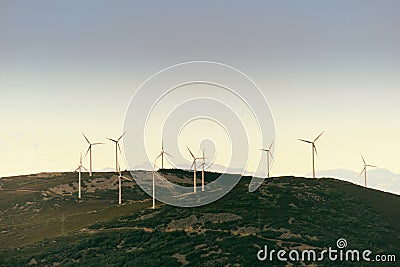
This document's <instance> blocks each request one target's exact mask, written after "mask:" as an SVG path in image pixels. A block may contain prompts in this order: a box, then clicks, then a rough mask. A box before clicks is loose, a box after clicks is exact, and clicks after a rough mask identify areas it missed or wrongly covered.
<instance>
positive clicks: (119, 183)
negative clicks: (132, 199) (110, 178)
mask: <svg viewBox="0 0 400 267" xmlns="http://www.w3.org/2000/svg"><path fill="white" fill-rule="evenodd" d="M118 173H119V175H118V204H119V205H121V204H122V179H125V180H128V181H131V182H133V180H132V179H131V178H127V177H125V176H123V175H122V174H121V170H120V169H119V166H118Z"/></svg>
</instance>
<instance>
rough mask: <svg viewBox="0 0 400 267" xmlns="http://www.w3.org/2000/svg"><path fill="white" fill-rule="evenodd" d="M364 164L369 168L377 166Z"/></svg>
mask: <svg viewBox="0 0 400 267" xmlns="http://www.w3.org/2000/svg"><path fill="white" fill-rule="evenodd" d="M365 166H367V167H371V168H378V167H377V166H374V165H365Z"/></svg>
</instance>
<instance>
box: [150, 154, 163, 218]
mask: <svg viewBox="0 0 400 267" xmlns="http://www.w3.org/2000/svg"><path fill="white" fill-rule="evenodd" d="M161 155H162V154H160V155H158V156H157V157H156V159H155V160H154V165H153V171H152V174H153V185H152V187H153V207H152V208H153V210H154V209H155V208H156V180H155V179H156V177H155V175H156V167H157V166H156V164H157V159H158V158H159V157H161Z"/></svg>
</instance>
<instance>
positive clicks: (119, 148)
mask: <svg viewBox="0 0 400 267" xmlns="http://www.w3.org/2000/svg"><path fill="white" fill-rule="evenodd" d="M117 147H118V150H119V153H120V154H122V152H121V147H120V145H119V143H118V142H117Z"/></svg>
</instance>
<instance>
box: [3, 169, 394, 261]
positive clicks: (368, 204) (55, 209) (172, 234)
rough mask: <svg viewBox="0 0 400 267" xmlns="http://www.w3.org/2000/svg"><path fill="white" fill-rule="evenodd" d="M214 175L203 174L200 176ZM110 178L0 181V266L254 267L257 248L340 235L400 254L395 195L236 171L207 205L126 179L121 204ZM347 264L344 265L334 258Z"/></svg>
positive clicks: (323, 241) (329, 241) (171, 175)
mask: <svg viewBox="0 0 400 267" xmlns="http://www.w3.org/2000/svg"><path fill="white" fill-rule="evenodd" d="M163 174H164V175H165V176H168V179H170V180H175V181H177V182H180V183H181V184H190V181H191V179H190V178H191V174H189V173H187V172H184V171H180V170H165V171H163ZM125 175H128V174H127V173H126V174H125ZM134 175H149V173H146V172H143V171H142V172H137V173H134ZM215 177H216V174H213V173H207V176H206V179H207V180H208V181H210V180H213V179H215ZM116 178H117V177H116V176H115V175H114V174H112V173H97V174H95V176H94V177H91V178H89V177H87V175H85V176H84V181H85V183H84V185H85V190H84V192H83V197H84V198H83V200H81V201H78V200H77V196H76V180H77V179H76V174H72V173H60V174H41V175H36V176H28V177H14V178H6V179H4V178H3V179H0V186H1V187H0V188H1V190H0V215H1V219H0V232H1V238H0V250H1V251H0V265H1V266H18V265H27V264H30V265H40V266H43V265H45V266H53V265H57V264H61V265H63V266H75V265H82V266H92V265H99V266H105V265H107V266H180V265H185V266H257V265H259V264H265V263H260V262H258V261H257V257H256V253H257V251H258V250H259V249H260V248H261V247H263V246H264V245H268V247H269V248H271V249H276V250H278V249H281V248H284V249H299V250H302V249H311V248H314V249H315V250H318V251H319V250H322V249H324V248H326V247H329V246H331V247H336V240H337V239H338V238H345V239H346V240H347V242H348V244H349V247H350V248H354V249H359V250H363V249H370V250H372V251H373V252H374V254H375V253H381V254H396V253H397V255H396V256H397V259H398V260H399V257H400V255H399V254H398V253H399V247H400V234H399V233H400V231H399V230H400V229H399V227H400V224H399V223H398V222H399V221H400V217H399V216H400V212H399V211H400V197H399V196H397V195H392V194H388V193H383V192H379V191H376V190H371V189H366V188H362V187H359V186H357V185H354V184H350V183H346V182H342V181H338V180H334V179H306V178H295V177H280V178H272V179H268V180H266V181H265V183H264V184H263V185H262V186H261V187H260V188H259V189H258V190H257V191H256V192H254V193H249V192H247V189H248V183H249V182H250V178H248V177H244V178H242V180H241V181H240V182H239V184H238V185H237V186H236V187H235V189H234V190H233V191H231V192H230V193H229V194H228V195H226V196H225V197H224V198H222V199H220V200H219V201H217V202H215V203H212V204H210V205H206V206H203V207H198V208H177V207H171V206H166V205H158V207H157V209H156V210H152V209H150V208H149V207H150V205H151V201H150V198H149V197H148V196H147V195H145V194H144V193H143V191H141V190H140V189H139V188H138V187H137V186H136V185H135V184H134V183H131V182H126V183H124V188H123V199H124V201H125V204H124V205H122V206H118V205H117V197H118V192H117V184H116V183H115V180H116ZM21 189H23V190H22V191H21ZM17 190H19V191H17ZM71 193H72V195H71ZM397 263H398V262H397ZM297 264H299V263H295V265H297ZM302 264H305V265H306V264H310V262H305V263H302ZM346 264H348V265H352V264H350V263H344V262H341V263H340V265H342V266H345V265H346ZM273 265H277V266H285V265H286V263H280V262H277V261H275V262H274V263H273ZM318 265H320V266H338V263H337V262H336V263H331V262H327V261H325V262H321V263H318ZM289 266H290V265H289ZM353 266H360V265H359V264H358V265H357V264H356V263H354V264H353ZM389 266H395V264H392V265H389Z"/></svg>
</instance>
